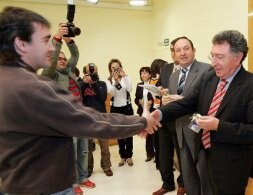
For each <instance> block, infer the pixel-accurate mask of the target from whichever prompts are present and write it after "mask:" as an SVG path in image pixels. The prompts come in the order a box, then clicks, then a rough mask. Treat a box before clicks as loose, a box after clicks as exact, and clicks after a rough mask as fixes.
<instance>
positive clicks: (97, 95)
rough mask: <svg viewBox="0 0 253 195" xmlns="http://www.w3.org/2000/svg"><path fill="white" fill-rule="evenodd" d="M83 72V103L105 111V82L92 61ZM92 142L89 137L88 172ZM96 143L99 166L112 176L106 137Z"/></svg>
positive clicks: (91, 167) (90, 164) (92, 163)
mask: <svg viewBox="0 0 253 195" xmlns="http://www.w3.org/2000/svg"><path fill="white" fill-rule="evenodd" d="M83 74H84V77H83V81H82V82H81V83H80V87H81V93H82V97H83V104H84V105H85V106H88V107H91V108H94V109H95V110H97V111H99V112H106V109H105V101H106V98H107V87H106V83H105V82H104V81H101V80H100V79H99V75H98V68H97V66H96V65H95V64H94V63H89V64H87V65H85V66H84V67H83ZM93 143H94V142H93V139H89V144H88V148H89V157H88V159H89V160H88V168H89V174H91V173H92V172H93V168H94V158H93V150H94V146H93ZM98 143H99V146H100V149H101V161H100V165H101V168H102V169H103V171H104V173H105V174H106V176H112V175H113V172H112V170H111V166H112V163H111V160H110V157H111V154H110V150H109V146H108V139H98Z"/></svg>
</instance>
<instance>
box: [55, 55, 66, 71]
mask: <svg viewBox="0 0 253 195" xmlns="http://www.w3.org/2000/svg"><path fill="white" fill-rule="evenodd" d="M66 66H67V58H66V56H65V54H64V53H63V52H60V54H59V57H58V61H57V68H58V69H65V68H66Z"/></svg>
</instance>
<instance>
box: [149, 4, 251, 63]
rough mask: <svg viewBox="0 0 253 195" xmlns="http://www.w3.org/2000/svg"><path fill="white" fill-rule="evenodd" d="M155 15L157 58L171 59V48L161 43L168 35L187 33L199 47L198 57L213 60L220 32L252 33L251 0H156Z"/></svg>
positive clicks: (184, 34) (202, 59) (174, 36)
mask: <svg viewBox="0 0 253 195" xmlns="http://www.w3.org/2000/svg"><path fill="white" fill-rule="evenodd" d="M153 18H154V28H153V29H154V48H155V57H156V58H162V59H165V60H169V61H171V58H170V54H169V48H168V47H158V46H157V43H158V42H161V41H162V40H163V39H164V38H170V40H173V39H174V38H176V37H179V36H187V37H188V38H190V39H191V40H192V41H193V44H194V46H195V47H196V50H197V52H196V58H197V59H198V60H200V61H205V62H208V63H209V62H210V61H209V60H208V58H207V56H208V54H209V53H210V48H211V40H212V37H213V36H214V35H215V34H216V33H218V32H219V31H221V30H232V29H233V30H239V31H240V32H242V33H243V34H244V35H245V37H246V38H247V36H248V27H247V26H248V0H154V17H153ZM244 65H245V67H247V61H245V62H244Z"/></svg>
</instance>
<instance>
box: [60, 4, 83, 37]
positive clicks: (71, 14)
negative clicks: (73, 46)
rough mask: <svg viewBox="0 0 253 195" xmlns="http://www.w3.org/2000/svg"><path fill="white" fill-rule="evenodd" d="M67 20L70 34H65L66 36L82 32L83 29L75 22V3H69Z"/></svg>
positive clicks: (73, 35)
mask: <svg viewBox="0 0 253 195" xmlns="http://www.w3.org/2000/svg"><path fill="white" fill-rule="evenodd" d="M67 11H68V13H67V20H68V22H67V23H66V27H67V28H68V34H67V35H64V37H75V36H78V35H80V34H81V29H80V28H78V27H76V26H75V24H74V23H73V20H74V16H75V5H71V4H68V8H67Z"/></svg>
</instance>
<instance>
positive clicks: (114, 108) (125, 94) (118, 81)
mask: <svg viewBox="0 0 253 195" xmlns="http://www.w3.org/2000/svg"><path fill="white" fill-rule="evenodd" d="M108 69H109V73H110V76H109V78H108V80H107V82H106V84H107V90H108V93H109V94H110V95H111V96H112V98H111V102H110V104H111V113H120V114H125V115H133V114H134V113H133V108H132V104H131V98H130V92H131V91H132V81H131V79H130V77H129V76H128V75H126V73H125V71H124V70H123V67H122V65H121V62H120V61H119V60H118V59H112V60H111V61H110V62H109V64H108ZM118 145H119V154H120V158H121V160H120V162H119V166H120V167H121V166H123V165H124V164H125V162H127V164H128V165H129V166H133V161H132V156H133V137H132V136H131V137H127V138H124V139H118Z"/></svg>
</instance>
